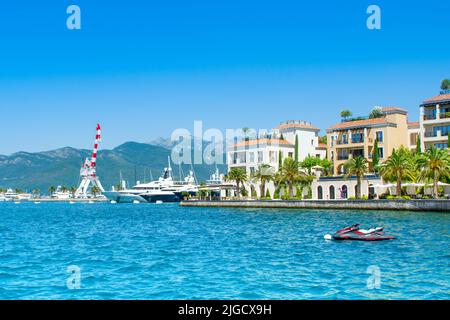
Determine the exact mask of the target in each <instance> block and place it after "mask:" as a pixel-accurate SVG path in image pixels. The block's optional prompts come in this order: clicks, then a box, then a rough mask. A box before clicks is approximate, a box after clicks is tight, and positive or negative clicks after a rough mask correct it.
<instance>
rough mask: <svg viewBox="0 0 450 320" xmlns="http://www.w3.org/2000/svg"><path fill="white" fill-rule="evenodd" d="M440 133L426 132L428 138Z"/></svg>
mask: <svg viewBox="0 0 450 320" xmlns="http://www.w3.org/2000/svg"><path fill="white" fill-rule="evenodd" d="M439 136H440V135H439V134H438V133H437V132H425V137H426V138H433V137H439Z"/></svg>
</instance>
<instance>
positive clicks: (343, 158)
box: [337, 155, 348, 160]
mask: <svg viewBox="0 0 450 320" xmlns="http://www.w3.org/2000/svg"><path fill="white" fill-rule="evenodd" d="M337 159H338V160H348V155H346V156H344V155H338V156H337Z"/></svg>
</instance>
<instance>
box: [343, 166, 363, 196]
mask: <svg viewBox="0 0 450 320" xmlns="http://www.w3.org/2000/svg"><path fill="white" fill-rule="evenodd" d="M344 167H345V168H346V169H347V173H346V175H345V179H348V178H349V177H350V176H356V184H357V188H356V189H357V194H356V198H358V199H359V198H361V194H362V192H361V191H362V186H361V184H362V179H364V174H365V173H366V172H367V160H366V158H364V157H355V158H352V159H350V160H348V161H347V162H346V163H345V164H344Z"/></svg>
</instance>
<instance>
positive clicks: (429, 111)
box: [420, 90, 450, 150]
mask: <svg viewBox="0 0 450 320" xmlns="http://www.w3.org/2000/svg"><path fill="white" fill-rule="evenodd" d="M420 132H421V142H422V150H426V149H428V148H430V147H431V146H435V147H437V148H448V134H449V133H450V91H449V90H446V91H442V92H441V94H440V95H437V96H435V97H433V98H430V99H427V100H425V101H424V102H423V103H422V105H421V106H420Z"/></svg>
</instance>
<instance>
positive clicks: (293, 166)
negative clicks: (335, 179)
mask: <svg viewBox="0 0 450 320" xmlns="http://www.w3.org/2000/svg"><path fill="white" fill-rule="evenodd" d="M299 168H300V165H299V163H298V162H297V161H295V160H294V159H292V158H286V159H285V160H284V163H283V167H282V168H281V179H282V180H283V182H284V184H285V185H287V187H288V192H289V197H290V198H292V197H293V196H294V186H296V185H297V184H299V183H303V184H306V183H308V182H309V181H310V176H309V175H308V174H306V173H304V172H302V171H300V170H299Z"/></svg>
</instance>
